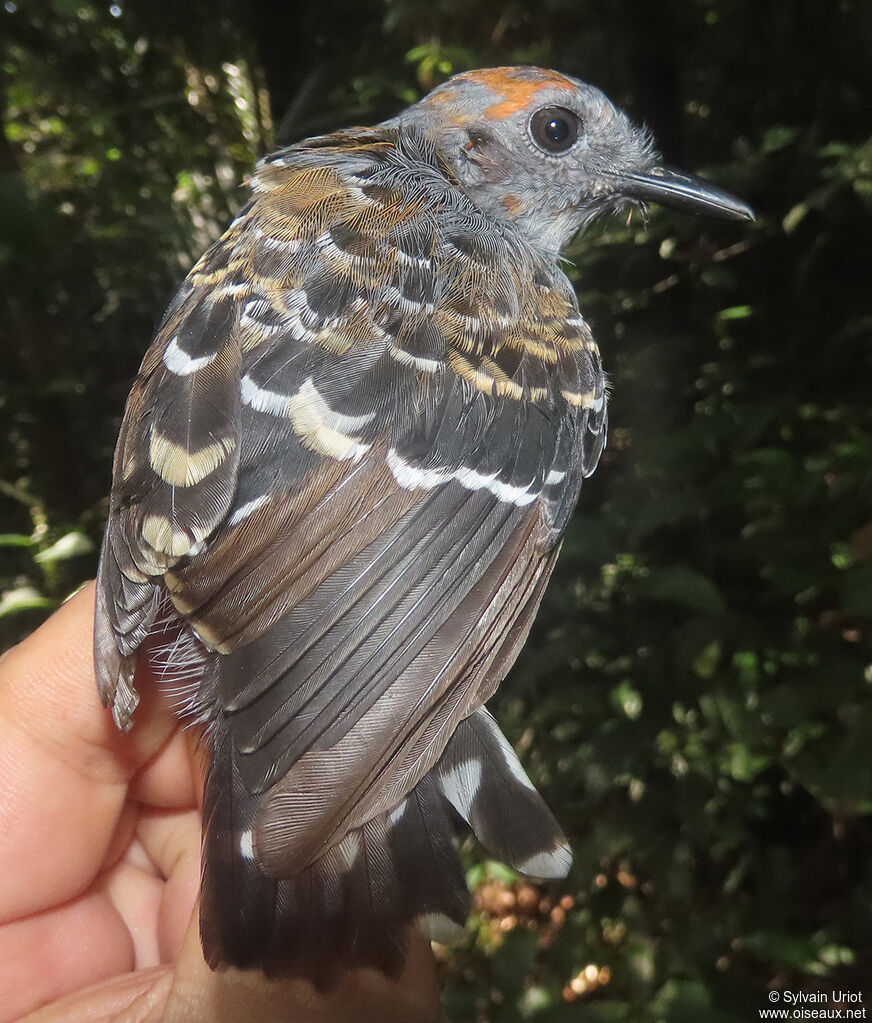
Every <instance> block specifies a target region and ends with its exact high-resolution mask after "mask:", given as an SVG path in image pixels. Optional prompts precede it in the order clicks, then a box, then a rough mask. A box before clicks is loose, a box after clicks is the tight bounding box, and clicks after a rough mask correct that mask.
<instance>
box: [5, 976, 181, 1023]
mask: <svg viewBox="0 0 872 1023" xmlns="http://www.w3.org/2000/svg"><path fill="white" fill-rule="evenodd" d="M171 983H172V967H170V966H156V967H153V968H152V969H150V970H137V971H136V973H125V974H123V975H122V976H120V977H113V978H112V980H108V981H104V982H103V983H101V984H97V985H94V986H93V987H89V988H87V989H85V990H84V991H77V992H76V993H75V994H73V995H68V996H67V997H66V998H62V999H60V1000H59V1001H57V1002H52V1003H51V1005H46V1006H45V1007H44V1008H42V1009H38V1010H36V1011H35V1012H32V1013H30V1015H28V1016H26V1017H25V1018H24V1019H21V1020H19V1023H71V1021H73V1020H87V1021H88V1023H142V1021H144V1020H145V1019H146V1017H148V1016H150V1015H151V1013H152V1011H153V1010H154V1008H155V1007H156V1006H161V1005H164V1004H166V1000H167V994H168V992H169V989H170V985H171Z"/></svg>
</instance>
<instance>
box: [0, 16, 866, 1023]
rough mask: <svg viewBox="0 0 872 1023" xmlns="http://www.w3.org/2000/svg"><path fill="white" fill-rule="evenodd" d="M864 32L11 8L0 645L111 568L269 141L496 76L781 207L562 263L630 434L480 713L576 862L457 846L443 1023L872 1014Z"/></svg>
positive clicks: (636, 239) (616, 440)
mask: <svg viewBox="0 0 872 1023" xmlns="http://www.w3.org/2000/svg"><path fill="white" fill-rule="evenodd" d="M870 12H872V6H870V5H869V4H868V2H864V0H829V2H823V0H818V2H813V0H796V2H793V3H788V2H779V0H772V2H767V3H762V2H759V0H673V2H641V0H637V2H630V0H597V2H592V0H539V2H536V3H532V2H530V3H524V2H520V0H507V2H505V3H496V2H490V0H486V2H480V3H471V2H469V0H431V2H429V3H422V2H420V0H318V2H310V0H306V2H303V3H292V2H285V3H282V4H274V3H268V2H266V0H258V2H253V3H248V4H232V3H229V2H228V0H212V2H210V3H203V2H189V3H173V4H168V3H162V2H154V0H153V2H144V0H139V2H136V3H130V2H128V0H118V3H117V4H111V5H110V3H109V2H102V3H98V2H95V0H53V2H38V0H7V2H6V3H5V4H3V5H2V7H0V61H2V78H0V88H2V93H0V111H2V117H3V125H4V132H3V133H2V134H0V281H2V285H0V286H2V296H3V302H2V316H0V438H2V442H3V443H2V445H0V533H2V534H3V535H2V536H0V545H2V546H0V593H2V596H0V639H2V641H3V643H4V644H5V643H8V642H12V641H13V640H15V639H16V638H17V637H19V636H21V635H22V634H23V633H24V632H26V631H28V630H29V629H31V628H32V627H33V626H34V625H35V624H36V623H37V622H38V621H39V620H40V619H41V618H42V617H43V616H44V615H45V614H46V613H47V612H48V611H49V610H50V609H51V608H53V607H55V606H56V605H57V603H58V601H59V600H61V599H63V598H64V597H65V596H66V595H67V594H68V593H69V592H70V590H71V589H73V588H74V587H75V586H76V585H77V584H79V583H80V582H81V581H82V580H84V579H86V578H87V577H89V576H90V575H92V574H93V572H94V567H95V543H96V542H97V540H98V537H99V533H100V529H101V524H102V521H103V517H104V515H105V511H106V503H105V495H106V492H107V490H108V486H109V474H110V456H111V450H112V446H113V443H114V439H115V435H116V431H117V428H118V423H119V418H120V415H121V411H122V407H123V402H124V398H125V395H126V393H127V389H128V387H129V385H130V382H131V379H132V377H133V375H134V373H135V371H136V368H137V364H138V362H139V359H140V358H141V356H142V353H143V352H144V350H145V348H146V346H147V344H148V341H149V339H150V336H151V333H152V330H153V328H154V325H155V324H156V322H157V320H158V319H159V317H160V315H161V312H162V309H163V307H164V305H165V304H166V302H167V301H168V299H169V297H170V296H171V294H172V292H173V290H174V288H175V286H176V285H177V284H178V282H179V280H180V279H181V277H182V276H183V274H184V272H185V270H186V269H187V267H188V266H189V265H190V264H191V263H192V261H193V260H194V259H195V258H196V256H197V255H198V254H199V253H200V251H202V249H203V248H205V246H206V245H207V244H208V243H209V242H210V241H211V240H212V239H214V238H215V237H216V236H217V235H218V234H219V233H220V232H221V230H222V229H223V227H224V225H226V223H227V222H228V220H229V219H230V218H231V217H232V215H233V213H234V211H235V210H236V209H237V208H238V206H239V204H240V201H241V199H242V198H243V197H244V190H243V188H242V187H241V186H242V182H243V180H244V177H245V175H246V173H247V172H248V170H249V169H250V167H251V165H252V163H253V161H254V160H255V159H256V158H257V157H258V156H259V155H261V154H262V153H263V152H265V151H267V150H268V149H270V148H271V147H273V146H274V145H276V144H277V143H280V142H289V141H293V140H295V139H298V138H300V137H301V136H303V135H305V134H308V133H312V132H317V131H320V130H322V129H327V128H332V127H336V126H341V125H347V124H349V123H354V122H357V123H361V122H363V123H366V122H372V121H373V120H375V119H379V118H381V117H383V116H387V115H389V114H391V113H393V112H394V111H396V110H397V109H398V108H400V107H401V106H403V105H405V104H406V103H408V102H409V101H412V100H414V99H415V98H416V97H417V96H419V95H420V94H421V93H422V92H423V91H426V90H427V89H428V88H430V87H431V86H432V85H434V84H436V83H438V82H439V81H441V80H443V79H444V78H445V77H446V76H447V75H448V74H449V73H451V72H452V71H456V70H461V69H464V68H468V67H473V66H479V65H488V64H500V63H520V62H525V63H537V64H542V65H546V66H553V67H557V68H559V69H560V70H563V71H566V72H569V73H571V74H575V75H578V76H580V77H583V78H585V79H587V80H589V81H592V82H595V83H596V84H598V85H600V86H601V87H602V88H604V89H605V90H606V91H607V92H608V93H609V94H610V95H611V96H612V97H613V98H614V99H615V100H616V101H618V102H620V103H621V104H622V105H624V106H626V107H627V108H628V109H629V110H630V111H631V112H632V113H633V114H634V115H635V116H636V117H637V118H639V119H640V120H645V121H646V122H647V123H648V124H649V125H650V126H651V127H652V129H653V130H654V131H655V133H656V135H657V137H658V138H659V140H660V142H661V145H662V147H663V149H664V151H665V153H666V154H667V157H668V159H669V161H670V162H673V163H676V164H680V165H683V166H686V167H687V168H688V169H693V170H697V171H700V170H702V171H703V172H704V173H707V174H710V175H711V176H712V177H713V178H715V179H716V180H717V181H719V182H720V183H721V184H723V185H725V186H728V187H730V188H732V189H733V190H734V191H736V192H737V193H738V194H740V195H742V196H743V197H744V198H746V199H747V200H749V201H750V202H751V203H752V204H753V205H754V206H755V208H756V209H757V211H758V219H757V222H756V223H755V224H754V225H752V226H745V225H732V224H718V223H703V222H700V221H695V220H690V219H683V218H680V217H678V216H671V215H667V214H664V213H661V212H656V211H655V212H653V213H652V216H651V219H650V224H649V226H648V227H647V229H646V228H645V226H644V225H643V224H642V223H641V222H640V220H639V218H638V217H637V218H635V219H634V221H633V222H632V224H631V225H630V226H629V229H627V227H626V225H625V224H621V223H611V224H607V225H603V226H601V227H599V228H596V229H595V230H594V231H593V232H592V233H591V234H590V235H588V236H587V237H585V238H584V239H582V240H581V241H580V242H578V243H577V244H576V246H575V248H574V249H573V251H572V252H571V253H570V255H571V258H572V259H573V261H574V265H573V266H572V267H571V268H570V270H571V274H572V276H573V278H574V280H575V281H576V283H577V286H578V289H579V294H580V297H581V301H582V308H583V310H584V312H585V314H586V316H587V317H588V319H589V320H590V321H591V322H592V324H593V326H594V330H595V333H596V335H597V337H598V340H599V342H600V346H601V348H602V349H603V353H604V360H605V362H606V364H607V367H608V369H609V371H610V373H611V377H612V388H613V402H612V417H611V418H612V423H613V429H612V434H611V439H610V444H609V448H608V450H607V452H606V455H605V458H604V460H603V464H602V465H601V467H600V470H599V472H598V473H597V475H596V476H595V477H594V479H593V480H591V481H590V483H589V485H587V487H586V490H585V493H584V494H583V497H582V502H581V507H580V509H579V511H578V513H577V515H576V517H575V519H574V521H573V523H572V526H571V528H570V531H569V534H568V537H567V540H566V546H565V550H564V554H563V556H562V559H561V562H560V565H559V567H558V570H557V573H556V576H555V579H554V582H553V583H552V586H551V588H550V590H549V592H548V595H547V598H546V601H545V605H544V608H543V611H542V614H541V616H540V619H539V622H538V624H537V626H536V628H535V630H534V634H533V638H532V641H531V642H530V644H529V646H528V648H527V650H526V652H525V654H524V655H523V657H522V658H521V660H520V662H519V663H518V665H517V667H516V668H515V670H514V671H513V673H512V674H511V676H510V678H509V680H508V681H507V683H506V684H505V685H504V687H503V689H502V690H501V693H500V696H499V697H498V699H497V700H496V701H495V703H496V710H497V712H498V713H499V715H500V717H501V720H502V721H503V723H504V725H505V727H506V730H507V732H508V733H509V734H510V736H511V738H512V739H513V741H515V742H516V744H517V745H518V748H519V750H520V751H521V754H522V756H523V758H524V760H525V763H526V764H527V765H528V767H529V770H530V772H531V774H532V775H533V776H534V778H535V780H536V781H537V782H538V783H539V784H540V786H541V787H542V788H543V790H544V791H545V792H546V793H547V795H548V798H549V800H550V802H551V804H552V805H553V807H554V808H555V810H556V812H557V814H558V816H559V817H560V818H561V820H562V821H563V822H564V823H565V825H566V827H567V829H568V832H569V834H570V836H571V838H572V841H573V846H574V850H575V854H576V865H575V868H574V870H573V873H572V875H571V877H570V879H569V881H568V882H567V883H566V884H565V885H562V886H558V887H557V888H556V889H554V890H549V889H538V888H535V887H533V886H530V885H527V884H520V883H518V881H517V879H516V878H515V877H514V876H513V875H511V874H510V873H508V872H506V871H505V870H503V869H502V868H499V867H498V866H496V865H494V864H490V863H483V862H481V861H480V860H478V859H477V857H476V853H475V851H474V850H472V849H469V850H468V855H469V863H470V872H471V878H472V880H473V882H475V883H476V884H477V896H476V898H477V910H476V914H475V916H474V919H473V921H472V923H471V926H470V932H469V939H468V943H467V944H466V946H464V947H461V948H458V949H454V950H451V951H450V952H449V953H446V954H445V957H444V960H445V961H444V982H445V985H444V986H445V991H446V995H445V1000H446V1006H447V1007H448V1009H449V1012H450V1014H451V1016H452V1018H453V1019H454V1020H455V1021H456V1023H463V1021H473V1020H482V1021H495V1023H496V1021H500V1023H503V1021H505V1023H508V1021H515V1020H521V1019H524V1020H526V1019H531V1020H535V1021H537V1023H558V1021H561V1020H582V1021H585V1020H590V1021H613V1020H614V1021H618V1020H638V1021H652V1023H653V1021H658V1020H664V1021H668V1023H673V1021H678V1023H680V1021H682V1020H687V1021H699V1020H712V1021H715V1023H721V1021H722V1023H728V1021H730V1023H732V1021H736V1023H738V1021H743V1023H746V1021H748V1020H751V1019H756V1018H758V1017H757V1009H758V1008H761V1007H765V1006H766V1005H768V1004H769V1002H768V999H767V997H766V991H767V990H768V989H771V988H780V989H791V990H802V991H805V992H818V991H824V992H829V991H831V990H832V989H833V988H835V989H847V990H851V991H853V992H862V993H863V994H864V997H865V998H866V999H867V1000H868V999H872V983H870V982H869V981H868V978H869V977H872V872H870V855H869V854H870V840H872V818H870V812H872V729H870V725H872V700H870V695H872V694H870V688H872V664H870V662H872V656H870V635H872V633H870V618H872V500H870V498H872V414H870V401H869V398H870V369H872V348H870V343H869V342H870V334H872V330H870V328H872V312H870V310H872V302H870V287H872V260H870V252H872V219H870V206H872V139H870V124H872V119H870V116H869V115H870V109H872V108H870V95H872V61H870V58H869V54H870V53H872V14H870Z"/></svg>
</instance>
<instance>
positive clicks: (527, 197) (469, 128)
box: [393, 67, 753, 253]
mask: <svg viewBox="0 0 872 1023" xmlns="http://www.w3.org/2000/svg"><path fill="white" fill-rule="evenodd" d="M393 123H394V124H396V125H398V126H400V127H404V128H408V129H413V130H414V129H417V130H419V131H421V132H423V133H424V134H425V135H427V136H428V137H429V138H430V139H431V140H432V141H433V143H434V144H435V146H436V148H437V150H438V151H439V153H440V155H441V156H442V157H443V159H446V160H447V161H448V162H449V164H450V165H451V166H452V167H453V168H454V172H455V174H456V176H457V178H458V180H459V182H460V183H461V185H462V186H463V187H464V189H465V190H466V191H467V192H468V193H469V194H470V196H471V197H472V198H473V199H474V201H475V202H476V203H477V204H478V205H479V206H481V207H482V208H484V209H486V210H487V211H488V212H490V213H491V214H493V215H496V216H499V217H502V218H505V219H508V220H511V221H514V222H515V223H516V224H517V225H518V227H519V228H520V229H521V230H522V231H523V232H524V233H525V234H526V235H527V236H528V238H529V239H530V240H531V241H532V242H534V244H536V245H537V247H539V248H542V249H546V250H548V251H550V252H555V253H556V252H559V251H560V250H561V249H562V248H563V247H564V246H565V245H566V244H567V243H568V242H569V241H570V240H571V238H572V237H573V236H574V235H575V234H576V233H577V232H578V231H579V230H581V229H582V228H584V227H585V226H586V225H587V224H588V223H590V222H591V221H592V220H593V219H595V218H596V217H598V216H600V215H602V214H604V213H610V212H615V211H617V210H620V209H621V208H623V207H625V206H627V205H629V204H636V205H640V204H645V203H648V202H656V203H660V204H662V205H664V206H672V207H674V208H676V209H680V210H683V211H685V212H687V213H694V214H698V215H703V216H713V217H722V218H728V219H735V220H750V219H753V214H752V212H751V210H750V209H749V207H748V206H746V205H745V204H744V203H742V202H740V201H739V200H738V199H736V198H734V197H733V196H731V195H729V194H727V193H726V192H723V191H721V190H720V189H718V188H715V187H714V186H712V185H710V184H708V183H707V182H705V181H703V180H702V179H700V178H697V177H694V176H693V175H691V174H686V173H684V172H681V171H676V170H674V169H672V168H667V167H664V166H663V165H662V164H661V162H660V157H659V154H658V153H657V150H656V149H655V147H654V142H653V139H652V138H651V135H650V133H649V132H648V131H647V130H646V129H645V128H640V127H638V126H637V125H635V124H633V122H632V121H631V120H630V119H629V118H628V117H627V115H626V114H625V113H624V112H623V111H622V110H619V109H618V108H617V107H616V106H615V105H614V104H613V103H612V102H611V101H610V100H609V99H608V98H607V97H606V96H605V95H603V93H602V92H600V91H599V89H596V88H594V87H593V86H591V85H587V84H586V83H585V82H580V81H578V80H577V79H575V78H570V77H568V76H566V75H561V74H558V73H556V72H554V71H546V70H543V69H541V68H534V67H506V68H488V69H484V70H480V71H469V72H466V73H465V74H460V75H456V76H455V77H454V78H451V79H449V81H447V82H445V84H444V85H441V86H439V87H438V88H437V89H435V90H434V91H433V92H431V93H430V94H429V95H427V96H425V97H424V99H422V100H421V101H420V102H419V103H416V104H415V105H414V106H412V107H409V109H408V110H406V111H404V112H403V113H402V114H400V115H399V117H397V118H395V119H394V122H393Z"/></svg>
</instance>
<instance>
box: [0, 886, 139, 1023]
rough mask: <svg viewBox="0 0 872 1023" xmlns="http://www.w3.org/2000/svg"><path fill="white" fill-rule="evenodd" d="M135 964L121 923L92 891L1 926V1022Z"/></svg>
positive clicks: (102, 897)
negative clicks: (84, 895) (58, 905)
mask: <svg viewBox="0 0 872 1023" xmlns="http://www.w3.org/2000/svg"><path fill="white" fill-rule="evenodd" d="M132 966H133V947H132V943H131V940H130V934H129V933H128V930H127V927H126V926H125V924H124V921H123V920H122V919H121V917H120V916H119V915H118V913H117V912H116V910H115V907H114V906H113V905H112V902H111V901H110V899H109V897H108V896H107V895H106V894H105V893H103V892H95V893H92V894H91V895H88V896H86V897H84V898H81V899H76V900H75V901H73V902H68V903H67V904H66V905H64V906H60V907H58V908H57V909H53V910H49V911H47V912H45V913H39V914H37V915H36V916H32V917H28V918H27V919H24V920H19V921H16V922H14V923H9V924H4V925H2V926H0V991H2V992H3V997H2V999H0V1023H7V1021H9V1020H14V1019H18V1018H19V1017H20V1016H22V1015H23V1014H24V1013H25V1012H29V1011H30V1010H31V1009H35V1008H37V1007H38V1006H41V1005H44V1004H46V1003H47V1002H51V1001H53V1000H54V999H56V998H60V997H62V996H63V995H66V994H69V993H70V992H72V991H77V990H79V989H80V988H82V987H85V986H86V985H89V984H93V983H95V982H97V981H99V980H103V979H104V978H106V977H111V976H114V975H115V974H118V973H122V972H126V971H128V970H130V969H131V968H132Z"/></svg>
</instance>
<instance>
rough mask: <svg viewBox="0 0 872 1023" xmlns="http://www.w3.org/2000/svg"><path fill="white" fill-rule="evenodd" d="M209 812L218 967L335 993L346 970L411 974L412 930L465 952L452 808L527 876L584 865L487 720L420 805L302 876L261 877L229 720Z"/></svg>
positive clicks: (452, 750) (453, 754) (395, 814)
mask: <svg viewBox="0 0 872 1023" xmlns="http://www.w3.org/2000/svg"><path fill="white" fill-rule="evenodd" d="M211 744H212V763H211V768H210V771H209V775H208V778H207V782H206V793H205V800H204V807H203V810H204V842H203V884H202V894H201V901H200V934H201V939H202V943H203V949H204V953H205V955H206V960H207V962H208V963H209V965H210V966H211V967H212V969H216V968H217V967H219V966H221V965H222V964H230V965H234V966H237V967H242V968H245V967H259V968H261V969H263V970H265V971H266V972H267V973H294V972H301V973H306V974H307V975H311V976H316V977H321V978H322V979H324V980H326V981H328V982H329V978H330V975H331V974H332V972H333V971H334V970H336V969H338V968H339V967H340V966H342V967H346V968H347V967H349V966H373V967H376V968H378V969H381V970H383V971H385V972H386V973H390V974H393V973H397V972H398V971H399V970H400V969H401V968H402V965H403V962H404V958H405V946H406V938H407V935H408V931H409V928H410V927H418V928H419V929H420V930H422V931H423V932H424V933H425V934H426V935H427V936H428V937H430V938H432V939H434V940H439V941H443V942H445V941H452V940H456V939H457V938H459V937H460V936H461V935H462V933H463V927H464V925H465V923H466V918H467V916H468V913H469V902H470V899H469V892H468V890H467V887H466V881H465V878H464V871H463V867H462V864H461V862H460V858H459V857H458V854H457V851H456V849H455V844H454V821H453V820H452V815H451V812H450V809H449V807H451V806H453V807H454V809H455V810H456V811H457V813H459V814H460V816H461V817H463V818H464V819H465V820H466V821H467V822H468V823H469V825H470V826H471V827H472V829H473V831H474V832H475V834H476V836H477V838H478V839H479V841H480V842H481V843H482V845H484V846H485V847H486V848H487V849H488V850H489V851H490V852H491V853H492V854H494V855H495V856H498V857H499V858H500V859H502V860H504V861H505V862H506V863H508V864H510V865H511V866H513V867H514V868H515V869H516V870H518V871H520V872H521V873H527V874H530V875H532V876H537V877H545V878H552V877H563V876H565V874H566V872H567V871H568V869H569V866H570V863H571V858H570V855H569V849H568V846H567V844H566V841H565V839H564V838H563V836H562V835H561V833H560V830H559V828H558V826H557V823H556V821H555V820H554V818H553V816H552V815H551V813H550V811H549V810H548V808H547V807H546V806H545V804H544V802H543V801H542V799H541V797H540V796H539V794H538V793H537V792H536V790H535V789H534V788H533V786H532V784H531V783H530V781H529V779H528V778H527V776H526V774H525V773H524V771H523V768H522V767H521V765H520V762H519V761H518V759H517V757H516V756H515V753H514V751H513V750H512V748H511V746H509V744H508V742H507V741H506V740H505V738H504V737H503V735H502V734H501V733H500V731H499V728H498V727H497V725H496V722H495V721H494V719H493V718H492V717H491V716H490V714H488V713H487V712H486V711H484V710H480V711H477V712H476V713H475V714H473V715H472V716H471V717H469V718H467V719H466V721H464V722H463V723H462V724H461V725H460V727H459V728H458V729H457V731H456V732H455V734H454V736H453V737H452V739H451V741H450V742H449V744H448V746H447V747H446V749H445V752H444V753H443V755H442V759H441V760H440V762H439V763H438V764H437V765H436V767H434V768H433V770H431V771H430V772H429V774H427V775H426V776H425V777H424V778H422V780H421V781H420V782H419V783H418V784H417V785H416V786H415V788H414V789H413V790H412V791H411V792H410V793H409V795H408V796H407V797H406V799H405V800H404V801H403V802H402V803H400V804H399V805H398V806H397V807H395V808H394V809H393V810H392V811H391V812H390V813H389V814H385V815H382V816H379V817H376V818H374V819H373V820H370V821H368V822H367V823H366V824H365V825H363V827H361V828H358V829H356V830H354V831H352V832H350V833H349V834H348V835H347V836H346V837H345V838H344V839H343V841H342V842H341V843H340V844H339V845H337V846H335V847H334V848H332V849H330V850H329V851H328V852H327V853H325V854H324V855H323V856H322V857H321V858H320V859H318V860H316V861H315V862H314V863H313V864H312V865H311V866H310V867H308V868H307V869H306V870H304V871H303V872H302V873H300V874H298V875H296V876H295V877H291V878H287V879H280V880H277V879H272V878H269V877H267V876H266V875H265V874H264V873H263V872H262V871H261V869H260V867H259V866H258V863H257V860H256V859H255V855H254V843H253V827H254V822H255V816H256V813H257V809H258V803H259V799H260V798H262V797H260V796H258V795H254V794H252V793H250V792H249V791H248V790H247V789H246V788H245V786H244V785H243V783H242V780H241V778H240V776H239V771H238V769H237V767H236V756H235V754H234V750H233V744H232V739H231V737H230V729H229V725H228V723H227V721H226V720H223V719H222V720H220V721H219V722H217V723H216V724H215V725H214V726H213V731H212V735H211Z"/></svg>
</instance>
